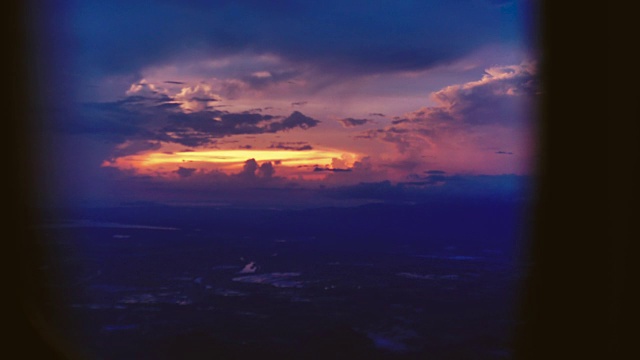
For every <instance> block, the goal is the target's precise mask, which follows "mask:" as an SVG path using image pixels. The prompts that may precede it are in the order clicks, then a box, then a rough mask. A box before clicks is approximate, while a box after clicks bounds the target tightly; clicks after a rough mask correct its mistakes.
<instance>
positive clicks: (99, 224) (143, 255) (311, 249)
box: [39, 201, 527, 359]
mask: <svg viewBox="0 0 640 360" xmlns="http://www.w3.org/2000/svg"><path fill="white" fill-rule="evenodd" d="M56 214H57V216H56V217H55V218H49V219H47V220H46V221H43V226H42V227H41V229H40V232H39V234H40V238H41V241H42V244H43V246H44V248H45V249H46V254H47V263H46V264H42V266H41V267H40V268H39V270H40V271H42V272H43V273H44V274H45V275H46V276H47V279H48V283H47V288H48V289H49V290H50V291H51V293H53V294H54V295H56V297H55V298H54V300H52V301H51V302H50V303H49V304H48V306H49V307H50V311H49V312H48V314H50V319H48V320H49V322H50V323H51V324H52V325H53V326H54V328H55V329H56V333H57V335H58V336H61V337H62V338H63V339H65V341H66V342H67V344H68V346H70V347H72V348H73V353H75V354H79V356H81V357H84V358H89V359H249V358H255V357H261V358H265V357H266V358H281V359H288V358H291V359H302V358H313V359H342V358H344V359H354V358H355V359H359V358H363V359H456V358H467V359H506V358H510V357H511V349H512V343H511V341H512V338H513V330H514V327H515V325H516V317H515V315H516V314H517V310H518V309H517V305H518V302H517V301H518V291H519V286H520V285H521V279H522V276H523V272H524V270H523V269H524V264H523V263H522V261H521V258H522V255H523V252H522V249H524V248H525V246H524V245H525V239H526V237H525V236H523V234H526V229H527V226H526V222H525V221H523V219H526V217H525V215H526V208H525V207H524V206H523V204H520V203H506V202H488V201H485V202H475V203H470V202H467V203H451V202H450V203H447V204H440V205H437V204H432V205H368V206H363V207H358V208H327V209H310V210H257V209H214V208H197V207H191V208H187V207H168V206H152V205H144V206H142V205H140V206H129V207H121V208H104V209H83V210H70V209H66V210H64V211H63V210H58V211H57V212H56ZM243 270H244V271H243Z"/></svg>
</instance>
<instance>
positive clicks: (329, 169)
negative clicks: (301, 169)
mask: <svg viewBox="0 0 640 360" xmlns="http://www.w3.org/2000/svg"><path fill="white" fill-rule="evenodd" d="M313 171H314V172H319V171H331V172H351V171H352V169H340V168H329V167H319V166H316V167H314V168H313Z"/></svg>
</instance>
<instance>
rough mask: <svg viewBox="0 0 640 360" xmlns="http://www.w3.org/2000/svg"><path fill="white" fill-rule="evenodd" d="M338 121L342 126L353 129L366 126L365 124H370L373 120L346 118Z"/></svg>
mask: <svg viewBox="0 0 640 360" xmlns="http://www.w3.org/2000/svg"><path fill="white" fill-rule="evenodd" d="M338 121H339V122H340V124H342V126H343V127H346V128H352V127H356V126H360V125H364V124H366V123H368V122H370V121H371V120H368V119H353V118H345V119H339V120H338Z"/></svg>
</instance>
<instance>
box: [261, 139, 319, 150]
mask: <svg viewBox="0 0 640 360" xmlns="http://www.w3.org/2000/svg"><path fill="white" fill-rule="evenodd" d="M269 148H270V149H283V150H297V151H303V150H313V147H312V146H311V145H309V143H308V142H306V141H287V142H277V143H272V144H271V145H269Z"/></svg>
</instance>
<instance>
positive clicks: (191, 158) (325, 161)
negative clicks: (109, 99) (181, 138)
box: [102, 149, 361, 174]
mask: <svg viewBox="0 0 640 360" xmlns="http://www.w3.org/2000/svg"><path fill="white" fill-rule="evenodd" d="M360 158H361V156H360V154H357V153H353V152H350V151H344V150H337V149H312V150H296V151H292V150H259V149H256V150H253V149H232V150H224V149H220V150H218V149H214V150H212V149H206V150H194V151H178V152H171V153H167V152H153V153H147V154H136V155H129V156H124V157H120V158H118V159H116V160H115V161H113V162H109V161H105V162H104V163H103V164H102V166H112V167H116V168H119V169H135V170H136V171H137V172H139V173H146V174H149V173H157V172H160V173H162V172H172V171H175V170H177V169H178V167H181V166H182V167H191V168H198V169H204V170H213V169H217V170H222V171H224V172H226V173H231V172H237V171H238V169H241V168H242V166H243V165H244V163H245V162H246V161H247V160H249V159H255V161H256V162H258V163H263V162H272V163H274V165H276V164H277V166H279V167H286V168H288V171H287V173H290V172H291V170H293V169H295V168H298V167H300V166H306V167H309V166H316V165H317V166H320V167H330V166H331V165H332V163H333V162H334V161H335V160H336V159H339V160H341V162H342V163H346V164H347V165H348V166H352V165H353V163H354V162H355V161H356V160H358V159H360ZM307 171H308V170H307Z"/></svg>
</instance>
